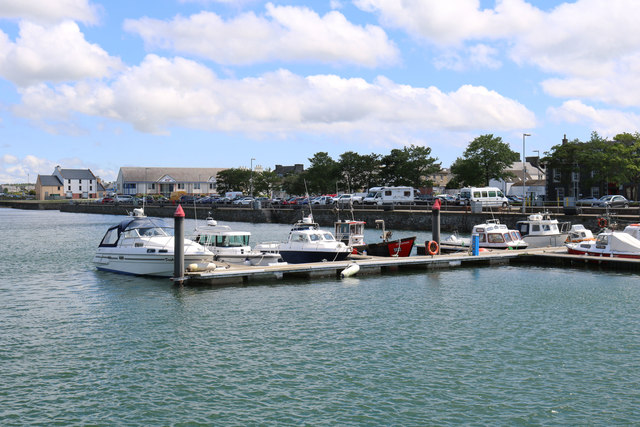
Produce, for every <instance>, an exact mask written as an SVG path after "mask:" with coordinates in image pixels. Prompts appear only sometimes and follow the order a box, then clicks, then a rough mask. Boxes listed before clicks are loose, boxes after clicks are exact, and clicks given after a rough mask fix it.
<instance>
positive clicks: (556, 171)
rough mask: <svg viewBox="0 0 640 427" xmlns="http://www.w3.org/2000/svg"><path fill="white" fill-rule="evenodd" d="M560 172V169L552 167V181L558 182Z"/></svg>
mask: <svg viewBox="0 0 640 427" xmlns="http://www.w3.org/2000/svg"><path fill="white" fill-rule="evenodd" d="M561 176H562V175H561V173H560V169H554V170H553V182H560V177H561Z"/></svg>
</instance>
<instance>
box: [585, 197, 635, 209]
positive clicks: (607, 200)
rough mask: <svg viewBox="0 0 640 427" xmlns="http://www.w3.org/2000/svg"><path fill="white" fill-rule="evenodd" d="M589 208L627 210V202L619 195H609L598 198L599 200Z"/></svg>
mask: <svg viewBox="0 0 640 427" xmlns="http://www.w3.org/2000/svg"><path fill="white" fill-rule="evenodd" d="M591 206H595V207H600V208H628V207H629V201H628V200H627V198H626V197H624V196H621V195H619V194H611V195H608V196H602V197H600V199H599V200H598V201H597V202H594V203H593V205H591Z"/></svg>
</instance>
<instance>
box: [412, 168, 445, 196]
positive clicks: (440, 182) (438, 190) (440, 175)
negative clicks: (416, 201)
mask: <svg viewBox="0 0 640 427" xmlns="http://www.w3.org/2000/svg"><path fill="white" fill-rule="evenodd" d="M426 178H427V179H428V180H429V181H431V183H432V185H431V188H429V187H422V188H419V190H420V193H421V194H443V193H445V192H446V191H445V189H446V188H447V184H449V181H451V180H452V179H453V174H452V173H451V169H447V168H443V169H440V170H439V171H438V172H435V173H432V174H430V175H427V177H426Z"/></svg>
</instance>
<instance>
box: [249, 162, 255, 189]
mask: <svg viewBox="0 0 640 427" xmlns="http://www.w3.org/2000/svg"><path fill="white" fill-rule="evenodd" d="M254 160H255V159H254V158H253V157H252V158H251V175H250V178H249V196H251V197H253V161H254Z"/></svg>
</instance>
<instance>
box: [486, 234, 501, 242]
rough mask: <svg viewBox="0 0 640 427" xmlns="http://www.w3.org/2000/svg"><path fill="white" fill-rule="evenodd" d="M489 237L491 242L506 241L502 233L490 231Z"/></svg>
mask: <svg viewBox="0 0 640 427" xmlns="http://www.w3.org/2000/svg"><path fill="white" fill-rule="evenodd" d="M487 237H488V240H489V243H504V237H502V234H500V233H489V235H488V236H487Z"/></svg>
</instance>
